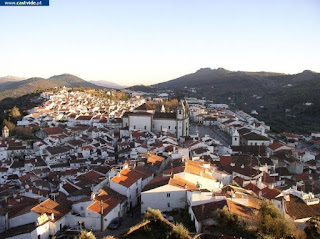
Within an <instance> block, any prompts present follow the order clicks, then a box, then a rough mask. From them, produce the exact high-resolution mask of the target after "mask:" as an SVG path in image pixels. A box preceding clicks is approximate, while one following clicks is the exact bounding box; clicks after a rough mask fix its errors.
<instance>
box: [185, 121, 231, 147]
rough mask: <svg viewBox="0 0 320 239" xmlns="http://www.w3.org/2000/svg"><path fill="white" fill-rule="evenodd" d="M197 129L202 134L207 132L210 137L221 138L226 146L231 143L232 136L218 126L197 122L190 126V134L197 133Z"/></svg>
mask: <svg viewBox="0 0 320 239" xmlns="http://www.w3.org/2000/svg"><path fill="white" fill-rule="evenodd" d="M196 131H198V133H199V135H200V136H204V135H205V134H207V135H209V136H210V137H212V138H214V139H216V140H219V141H220V142H221V143H222V144H223V145H224V146H226V147H228V146H229V145H230V144H231V137H230V136H229V135H228V134H226V133H225V132H222V131H221V130H220V129H219V128H218V127H217V126H204V125H198V126H196V125H195V124H192V125H191V126H190V134H196Z"/></svg>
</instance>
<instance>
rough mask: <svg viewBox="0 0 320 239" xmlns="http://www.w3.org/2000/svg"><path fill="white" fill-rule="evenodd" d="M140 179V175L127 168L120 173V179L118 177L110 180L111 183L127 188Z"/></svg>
mask: <svg viewBox="0 0 320 239" xmlns="http://www.w3.org/2000/svg"><path fill="white" fill-rule="evenodd" d="M140 178H142V176H141V173H138V172H135V171H132V170H130V169H129V168H127V169H124V170H122V171H121V172H120V177H119V176H118V175H116V176H114V177H113V178H112V181H113V182H115V183H118V184H121V185H122V186H125V187H127V188H129V187H130V186H131V185H132V184H134V183H135V182H137V181H138V180H139V179H140Z"/></svg>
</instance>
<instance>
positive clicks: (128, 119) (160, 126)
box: [122, 101, 189, 139]
mask: <svg viewBox="0 0 320 239" xmlns="http://www.w3.org/2000/svg"><path fill="white" fill-rule="evenodd" d="M122 126H123V127H128V128H129V130H135V129H137V130H138V129H139V130H146V131H151V132H153V133H159V132H168V133H171V134H173V135H175V136H176V137H177V138H178V139H179V138H180V137H184V136H188V135H189V114H188V105H187V102H186V101H180V102H179V104H178V106H177V108H176V110H175V111H173V112H172V111H171V112H167V111H166V109H165V107H164V106H163V105H162V107H161V111H156V110H155V109H154V107H150V106H149V105H148V104H147V103H144V104H143V105H140V106H139V107H137V108H135V109H134V110H133V112H126V113H125V114H124V115H123V116H122Z"/></svg>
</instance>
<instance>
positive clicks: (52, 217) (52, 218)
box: [51, 213, 54, 221]
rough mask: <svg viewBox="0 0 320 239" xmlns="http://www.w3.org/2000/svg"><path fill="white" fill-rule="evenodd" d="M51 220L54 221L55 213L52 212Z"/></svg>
mask: <svg viewBox="0 0 320 239" xmlns="http://www.w3.org/2000/svg"><path fill="white" fill-rule="evenodd" d="M51 220H52V221H54V213H51Z"/></svg>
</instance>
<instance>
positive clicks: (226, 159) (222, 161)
mask: <svg viewBox="0 0 320 239" xmlns="http://www.w3.org/2000/svg"><path fill="white" fill-rule="evenodd" d="M231 163H232V157H231V155H228V156H220V164H221V166H227V165H230V164H231Z"/></svg>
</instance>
